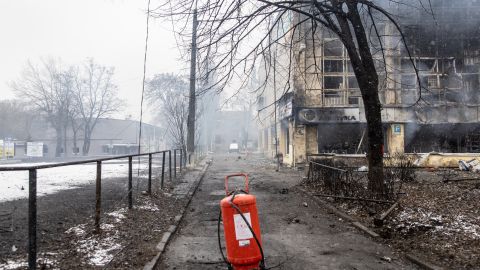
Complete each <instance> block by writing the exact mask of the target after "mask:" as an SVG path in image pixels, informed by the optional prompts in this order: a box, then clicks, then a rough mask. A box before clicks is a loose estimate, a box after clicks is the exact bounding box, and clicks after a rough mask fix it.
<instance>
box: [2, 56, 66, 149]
mask: <svg viewBox="0 0 480 270" xmlns="http://www.w3.org/2000/svg"><path fill="white" fill-rule="evenodd" d="M11 87H12V88H13V89H14V90H15V91H16V92H17V94H18V96H19V98H21V99H22V100H24V101H26V102H28V103H29V104H31V105H32V106H33V107H34V108H35V109H37V110H39V111H40V112H41V113H44V114H45V115H46V118H47V121H48V122H49V123H50V124H51V125H52V126H53V128H54V129H55V133H56V149H55V156H56V157H59V156H60V155H61V153H62V148H65V144H64V142H65V139H66V138H65V133H66V132H65V130H66V127H67V125H68V110H69V107H70V105H71V90H72V80H71V72H70V71H69V70H64V69H63V68H62V66H61V63H60V61H58V60H55V59H53V58H51V59H49V60H47V61H42V62H41V65H40V66H35V65H33V64H32V63H31V62H28V63H27V65H26V66H25V68H24V70H23V72H22V75H21V77H20V78H19V79H18V80H17V81H15V82H12V83H11ZM64 151H66V149H64Z"/></svg>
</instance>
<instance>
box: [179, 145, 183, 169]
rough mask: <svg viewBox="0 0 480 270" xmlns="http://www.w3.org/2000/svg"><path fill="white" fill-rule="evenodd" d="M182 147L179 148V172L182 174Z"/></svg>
mask: <svg viewBox="0 0 480 270" xmlns="http://www.w3.org/2000/svg"><path fill="white" fill-rule="evenodd" d="M182 161H183V149H180V174H182V165H183V162H182Z"/></svg>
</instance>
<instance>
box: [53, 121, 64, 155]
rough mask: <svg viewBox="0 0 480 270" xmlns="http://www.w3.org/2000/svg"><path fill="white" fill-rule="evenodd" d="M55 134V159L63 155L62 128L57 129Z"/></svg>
mask: <svg viewBox="0 0 480 270" xmlns="http://www.w3.org/2000/svg"><path fill="white" fill-rule="evenodd" d="M55 133H56V139H57V142H56V146H55V157H60V156H61V155H62V144H63V143H62V142H63V140H62V128H61V127H56V128H55Z"/></svg>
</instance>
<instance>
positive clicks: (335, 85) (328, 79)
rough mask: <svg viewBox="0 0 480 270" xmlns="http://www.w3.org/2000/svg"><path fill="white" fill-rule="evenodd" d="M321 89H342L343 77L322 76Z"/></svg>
mask: <svg viewBox="0 0 480 270" xmlns="http://www.w3.org/2000/svg"><path fill="white" fill-rule="evenodd" d="M323 88H324V89H343V77H342V76H324V77H323Z"/></svg>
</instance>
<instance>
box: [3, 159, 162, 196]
mask: <svg viewBox="0 0 480 270" xmlns="http://www.w3.org/2000/svg"><path fill="white" fill-rule="evenodd" d="M45 164H47V163H21V164H15V165H6V166H31V165H45ZM1 167H3V166H0V168H1ZM159 167H161V166H160V165H156V164H153V165H152V168H159ZM147 169H148V164H145V163H144V164H140V170H147ZM137 170H138V163H137V162H134V164H133V168H132V171H133V175H134V177H135V176H136V175H137ZM154 171H156V170H154ZM127 175H128V164H127V163H118V162H115V163H113V162H112V163H107V162H104V163H103V164H102V179H105V178H113V177H126V176H127ZM95 177H96V164H95V163H91V164H83V165H72V166H65V167H57V168H49V169H41V170H37V195H38V196H43V195H47V194H51V193H55V192H58V191H60V190H66V189H72V188H76V187H78V186H82V185H87V184H93V183H95ZM27 197H28V171H13V172H12V171H10V172H9V171H0V202H4V201H11V200H16V199H23V198H27Z"/></svg>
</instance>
